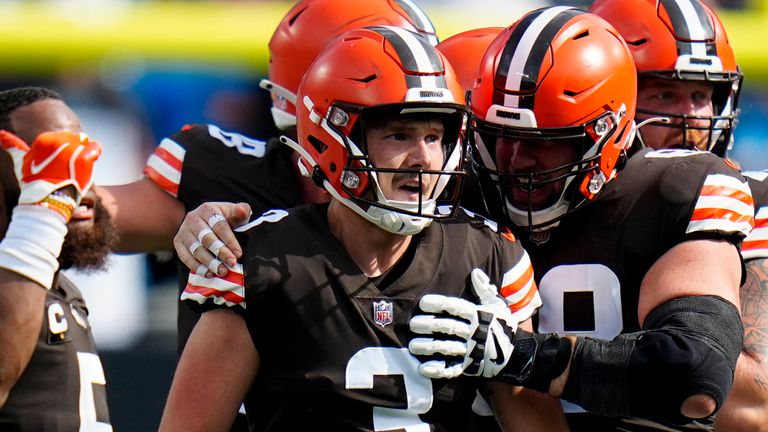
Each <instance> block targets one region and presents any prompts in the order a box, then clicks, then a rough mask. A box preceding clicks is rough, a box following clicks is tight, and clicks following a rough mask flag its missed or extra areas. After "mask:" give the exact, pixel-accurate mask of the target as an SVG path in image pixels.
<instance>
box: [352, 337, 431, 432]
mask: <svg viewBox="0 0 768 432" xmlns="http://www.w3.org/2000/svg"><path fill="white" fill-rule="evenodd" d="M374 375H402V376H403V380H404V381H405V392H406V394H407V398H408V401H407V404H408V405H407V408H405V409H393V408H384V407H373V429H374V430H377V431H388V430H395V429H402V430H405V431H407V432H429V431H430V428H429V425H427V424H426V423H423V422H422V421H421V419H419V414H425V413H426V412H427V411H429V409H430V408H432V381H431V380H430V379H429V378H424V377H423V376H421V375H419V361H418V360H416V358H415V357H413V356H412V355H411V353H409V352H408V349H407V348H393V347H369V348H363V349H361V350H360V351H358V352H356V353H355V355H353V356H352V358H351V359H349V362H348V363H347V372H346V387H347V388H348V389H363V390H367V389H372V388H373V377H374Z"/></svg>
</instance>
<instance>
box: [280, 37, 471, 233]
mask: <svg viewBox="0 0 768 432" xmlns="http://www.w3.org/2000/svg"><path fill="white" fill-rule="evenodd" d="M462 95H463V92H462V90H461V86H460V85H459V83H458V81H457V79H456V77H455V74H454V72H453V69H452V68H451V66H450V64H448V63H447V62H446V61H445V59H444V58H443V57H442V55H441V54H440V53H439V52H438V51H437V50H436V49H435V48H434V47H433V46H432V45H430V43H429V41H428V40H427V39H426V38H425V37H423V36H421V35H420V34H418V33H414V32H410V31H407V30H405V29H403V28H400V27H393V26H377V27H367V28H364V29H355V30H351V31H349V32H347V33H345V34H344V35H342V36H340V37H339V38H337V39H335V40H334V41H333V42H331V43H329V44H328V46H327V47H326V49H325V50H324V51H323V53H322V54H320V56H319V57H318V58H317V60H315V62H314V63H312V66H311V67H310V68H309V70H308V71H307V73H306V75H305V76H304V79H303V80H302V82H301V86H300V87H299V91H298V95H297V98H298V101H299V103H297V112H296V114H297V124H296V126H297V132H298V134H297V135H298V141H299V144H297V143H295V142H293V141H291V140H290V139H289V138H287V137H285V136H284V137H282V138H281V139H282V140H283V142H284V143H286V144H288V145H290V146H291V147H292V148H294V149H295V150H296V151H297V152H298V153H299V154H300V155H301V158H302V160H301V161H300V168H301V169H302V171H303V174H304V175H305V176H311V177H312V178H313V179H314V180H315V182H316V183H317V184H318V185H320V186H322V187H324V188H325V189H326V190H327V191H328V192H329V193H330V194H331V195H332V196H333V197H334V198H336V199H337V200H339V201H341V202H342V203H343V204H344V205H346V206H347V207H349V208H351V209H352V210H353V211H355V212H356V213H358V214H360V215H361V216H363V217H364V218H365V219H367V220H369V221H371V222H372V223H374V224H376V225H378V226H379V227H381V228H382V229H385V230H387V231H389V232H393V233H396V234H415V233H418V232H419V231H421V229H423V228H424V227H425V226H427V225H428V224H429V223H430V222H431V220H432V219H434V218H441V217H448V216H451V215H452V211H448V210H446V209H445V208H443V207H440V204H442V203H443V201H442V200H443V199H445V203H446V204H450V205H451V206H452V207H454V208H455V206H456V204H457V201H458V197H459V192H460V186H461V183H462V182H461V180H462V177H463V175H464V172H463V171H461V166H460V165H461V163H462V161H463V156H464V145H463V135H464V128H465V127H466V123H467V117H468V112H467V111H468V109H467V108H466V106H465V104H464V99H463V97H462ZM382 116H383V117H382ZM395 116H397V117H399V116H404V118H406V119H407V118H424V116H429V117H439V118H441V119H442V120H443V125H444V126H445V133H444V136H443V140H442V144H443V150H444V160H443V166H442V169H440V170H436V171H430V170H423V169H404V168H403V169H383V168H377V167H376V166H374V165H373V164H372V163H371V161H370V159H369V156H368V151H367V145H366V142H365V136H366V125H367V124H370V123H372V122H373V123H375V121H376V119H377V118H378V119H381V118H390V117H395ZM382 172H387V173H404V174H406V175H416V176H418V178H419V179H422V176H425V175H434V176H439V177H438V178H437V180H436V181H435V182H434V183H433V184H434V185H435V187H434V188H433V189H432V191H431V192H429V191H425V190H421V191H420V193H419V194H418V195H419V199H418V200H417V201H414V202H411V201H393V200H388V199H387V198H386V197H385V196H383V193H382V192H381V188H380V187H379V184H378V180H377V176H378V174H379V173H382ZM418 183H419V184H420V185H423V184H424V183H423V182H422V181H419V182H418ZM449 186H450V187H449ZM420 187H423V186H420ZM451 189H452V190H453V193H450V190H451ZM438 207H440V208H438Z"/></svg>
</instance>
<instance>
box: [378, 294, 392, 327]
mask: <svg viewBox="0 0 768 432" xmlns="http://www.w3.org/2000/svg"><path fill="white" fill-rule="evenodd" d="M393 309H394V308H393V306H392V303H391V302H388V301H385V300H382V301H379V302H373V321H374V322H375V323H376V324H378V325H380V326H382V327H385V326H387V325H389V324H392V318H393Z"/></svg>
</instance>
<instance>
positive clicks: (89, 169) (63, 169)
mask: <svg viewBox="0 0 768 432" xmlns="http://www.w3.org/2000/svg"><path fill="white" fill-rule="evenodd" d="M99 156H101V145H100V144H99V143H98V142H96V141H93V140H91V139H90V138H88V135H86V134H84V133H76V132H69V131H57V132H45V133H42V134H40V135H39V136H38V137H37V139H35V142H34V143H33V144H32V148H31V150H29V152H27V154H26V155H25V156H24V163H23V165H22V168H21V172H22V176H21V196H20V197H19V204H35V203H38V202H40V201H42V200H43V199H45V198H46V197H47V196H48V195H51V193H53V192H54V191H56V190H59V189H61V188H63V187H66V186H70V185H71V186H74V187H75V189H77V197H76V198H75V204H76V205H77V204H79V203H80V199H81V198H82V197H83V195H85V194H86V193H87V192H88V189H89V188H90V187H91V185H92V184H93V164H94V162H96V160H97V159H98V158H99Z"/></svg>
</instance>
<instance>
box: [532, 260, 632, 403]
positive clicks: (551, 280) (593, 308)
mask: <svg viewBox="0 0 768 432" xmlns="http://www.w3.org/2000/svg"><path fill="white" fill-rule="evenodd" d="M539 293H540V294H541V299H542V301H543V302H544V305H543V306H542V308H541V311H539V329H538V330H539V332H540V333H557V334H559V335H565V334H571V335H576V336H587V337H593V338H598V339H606V340H610V339H613V338H614V337H615V336H617V335H618V334H619V333H621V330H622V329H623V328H624V325H623V320H622V312H621V286H620V284H619V278H618V277H617V276H616V274H615V273H614V272H613V271H612V270H611V269H609V268H608V267H606V266H604V265H601V264H574V265H562V266H557V267H555V268H553V269H551V270H550V271H548V272H547V274H545V275H544V277H543V278H541V283H539ZM562 404H563V410H564V411H565V412H583V411H584V409H583V408H581V407H580V406H578V405H575V404H572V403H570V402H567V401H562Z"/></svg>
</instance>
